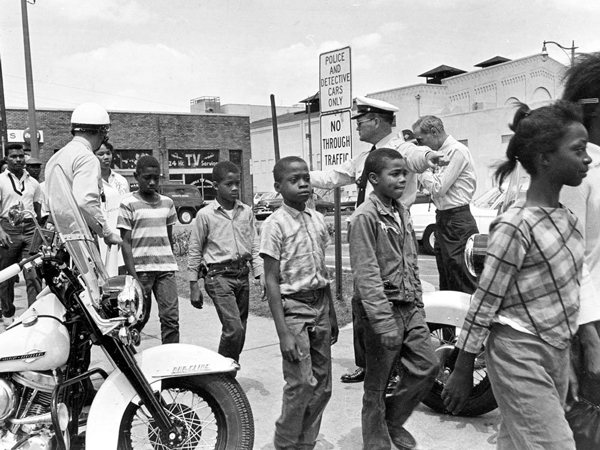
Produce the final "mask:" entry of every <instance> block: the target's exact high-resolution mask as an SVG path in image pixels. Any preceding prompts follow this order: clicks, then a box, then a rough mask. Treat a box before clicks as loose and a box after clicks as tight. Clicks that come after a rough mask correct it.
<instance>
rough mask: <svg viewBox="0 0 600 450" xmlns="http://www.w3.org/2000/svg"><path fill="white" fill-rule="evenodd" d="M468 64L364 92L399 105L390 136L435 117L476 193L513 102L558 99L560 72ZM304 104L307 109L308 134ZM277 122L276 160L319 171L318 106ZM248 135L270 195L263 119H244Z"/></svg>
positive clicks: (499, 149) (502, 63)
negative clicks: (461, 155)
mask: <svg viewBox="0 0 600 450" xmlns="http://www.w3.org/2000/svg"><path fill="white" fill-rule="evenodd" d="M474 67H477V69H475V70H472V71H469V72H465V71H464V70H461V69H456V68H453V67H450V66H447V65H441V66H438V67H436V68H435V69H432V70H430V71H428V72H425V73H424V74H421V75H420V76H423V77H425V78H426V81H427V82H425V83H419V84H414V85H410V86H403V87H398V88H393V89H389V90H385V91H379V92H373V93H369V94H367V93H365V94H366V96H367V97H371V98H377V99H380V100H385V101H387V102H389V103H391V104H393V105H395V106H397V107H398V108H399V112H398V113H396V123H395V128H394V131H395V132H400V131H401V130H403V129H406V128H412V125H413V123H415V121H416V120H417V119H418V118H419V117H421V116H424V115H435V116H438V117H439V118H440V119H442V121H443V122H444V127H445V129H446V131H447V132H448V134H451V135H452V136H453V137H454V138H456V139H457V140H459V141H461V142H463V143H464V144H465V145H467V146H468V147H469V149H470V150H471V153H472V155H473V159H474V162H475V167H476V170H477V176H478V186H477V195H478V194H481V193H483V192H485V191H486V190H487V189H489V188H490V187H492V183H493V180H492V176H491V175H492V173H493V171H494V164H495V163H496V162H497V161H498V160H500V159H502V158H504V155H505V152H506V147H507V145H508V141H509V140H510V137H511V136H512V131H510V129H509V123H510V122H511V121H512V118H513V115H514V112H515V104H516V103H517V102H523V103H527V104H528V105H529V106H530V107H532V108H535V107H539V106H542V105H544V104H547V103H548V102H550V101H551V100H554V99H557V98H560V96H561V94H562V89H563V87H562V81H561V80H562V76H563V73H564V71H565V69H566V67H565V66H564V65H563V64H561V63H559V62H558V61H556V60H554V59H552V58H549V57H547V56H546V55H539V54H537V55H533V56H528V57H524V58H520V59H516V60H508V59H507V58H503V57H500V56H496V57H494V58H491V59H488V60H486V61H484V62H481V63H479V64H476V65H475V66H474ZM355 94H357V95H365V94H362V93H358V92H355ZM317 101H318V100H317ZM308 106H311V112H310V131H309V114H308ZM277 121H278V135H279V147H280V155H281V157H284V156H290V155H297V156H300V157H302V158H304V159H305V160H306V161H307V162H308V163H309V165H311V166H312V167H313V168H314V169H320V168H321V163H320V160H321V152H320V146H319V141H320V126H319V110H318V105H316V104H315V103H313V104H312V105H307V108H306V109H305V111H302V112H295V113H291V114H284V115H282V116H279V117H278V118H277ZM250 134H251V140H252V161H251V173H252V175H253V180H254V183H253V184H254V190H255V191H270V190H273V177H272V169H273V164H274V144H273V127H272V124H271V119H270V118H267V119H262V120H258V121H254V122H251V124H250ZM369 148H370V145H369V144H366V143H364V142H360V141H359V139H358V133H357V132H356V130H355V129H354V130H353V137H352V152H353V155H357V154H358V153H360V152H362V151H366V150H368V149H369ZM344 191H345V195H353V194H354V193H355V192H356V186H348V187H346V188H344Z"/></svg>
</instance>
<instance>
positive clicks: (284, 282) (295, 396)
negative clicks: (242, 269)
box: [260, 156, 338, 449]
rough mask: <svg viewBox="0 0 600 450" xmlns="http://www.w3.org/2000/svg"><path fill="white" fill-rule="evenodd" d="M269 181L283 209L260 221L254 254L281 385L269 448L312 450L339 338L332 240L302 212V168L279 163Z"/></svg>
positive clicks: (306, 187) (299, 162)
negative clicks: (329, 252)
mask: <svg viewBox="0 0 600 450" xmlns="http://www.w3.org/2000/svg"><path fill="white" fill-rule="evenodd" d="M273 177H274V179H275V185H274V186H275V190H276V191H277V192H279V193H281V196H282V197H283V205H282V206H281V208H279V209H278V210H277V211H275V212H274V213H273V214H272V215H271V216H270V217H269V218H267V220H265V222H264V223H263V226H262V229H261V242H260V255H261V256H262V257H263V258H264V264H265V277H266V287H267V298H268V300H269V307H270V309H271V313H272V314H273V319H274V321H275V327H276V329H277V335H278V336H279V346H280V348H281V354H282V356H283V377H284V379H285V381H286V385H285V386H284V388H283V405H282V411H281V416H280V417H279V419H277V422H276V423H275V439H274V444H275V448H276V449H312V448H314V447H315V444H316V440H317V436H318V434H319V429H320V427H321V418H322V417H323V411H324V409H325V406H326V405H327V403H328V402H329V399H330V397H331V345H333V344H335V342H337V337H338V325H337V318H336V314H335V310H334V308H333V301H332V298H331V290H330V286H329V280H328V277H327V270H326V267H325V248H326V247H327V245H328V244H329V241H330V239H329V234H328V232H327V227H326V225H325V219H324V217H323V215H322V214H320V213H318V212H316V211H314V210H312V209H309V208H307V207H306V201H307V200H308V199H309V197H310V195H311V185H310V175H309V171H308V166H307V165H306V162H305V161H304V160H303V159H301V158H298V157H296V156H289V157H286V158H282V159H281V160H279V161H278V162H277V164H275V167H274V168H273Z"/></svg>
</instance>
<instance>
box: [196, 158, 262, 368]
mask: <svg viewBox="0 0 600 450" xmlns="http://www.w3.org/2000/svg"><path fill="white" fill-rule="evenodd" d="M212 175H213V185H214V187H215V190H216V191H217V197H216V199H215V200H214V202H212V203H209V204H208V205H207V206H205V207H204V208H202V209H201V210H200V211H198V214H197V215H196V219H194V221H193V222H192V234H191V236H190V245H189V256H188V272H189V277H190V278H189V279H190V300H191V302H192V305H194V306H196V307H198V308H201V307H202V303H201V293H200V286H199V284H200V282H201V281H200V280H202V279H204V287H205V289H206V293H207V294H208V295H209V296H210V298H211V299H212V301H213V303H214V305H215V309H216V310H217V314H218V315H219V320H220V321H221V325H222V327H223V328H222V332H221V341H220V343H219V354H221V355H223V356H226V357H228V358H232V359H234V360H235V361H238V362H239V359H240V353H241V352H242V349H243V348H244V342H245V340H246V323H247V321H248V308H249V303H250V283H249V281H248V274H249V272H250V269H249V267H248V263H249V262H250V263H251V264H252V269H253V272H254V277H255V278H258V279H259V280H261V281H260V283H261V286H262V285H263V281H262V280H263V278H262V275H263V265H262V260H261V259H260V258H259V257H258V246H259V240H258V232H257V230H256V224H255V219H254V214H253V212H252V209H251V208H250V207H249V206H247V205H244V204H243V203H242V202H241V201H240V200H239V192H240V169H239V168H238V166H236V165H235V164H234V163H232V162H231V161H222V162H220V163H218V164H217V165H215V167H214V168H213V172H212Z"/></svg>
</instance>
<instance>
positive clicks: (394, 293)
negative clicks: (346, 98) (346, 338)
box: [348, 148, 437, 450]
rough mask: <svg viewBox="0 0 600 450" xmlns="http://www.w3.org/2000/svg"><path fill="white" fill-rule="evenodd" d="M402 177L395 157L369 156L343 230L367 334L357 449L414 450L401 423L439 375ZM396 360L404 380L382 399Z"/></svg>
mask: <svg viewBox="0 0 600 450" xmlns="http://www.w3.org/2000/svg"><path fill="white" fill-rule="evenodd" d="M406 173H407V171H406V163H405V161H404V159H403V158H402V156H401V155H400V153H398V152H397V151H395V150H392V149H389V148H381V149H377V150H373V151H372V152H371V153H370V154H369V156H368V157H367V160H366V162H365V169H364V174H365V176H367V177H368V180H369V182H370V183H371V184H372V186H373V192H372V193H371V194H370V196H369V198H368V199H367V200H366V201H365V203H363V204H362V205H361V206H360V207H359V208H358V209H357V210H356V211H355V213H354V214H353V215H352V217H351V218H350V224H349V226H348V240H349V242H350V263H351V265H352V275H353V277H354V283H355V289H356V291H357V292H358V293H359V297H360V302H359V305H358V307H359V316H360V317H362V318H363V319H362V320H363V326H364V333H365V344H366V366H367V367H366V374H365V384H364V396H363V408H362V434H363V448H365V449H369V450H380V449H381V450H384V449H385V450H388V449H390V448H391V442H393V443H394V445H395V446H396V447H397V448H399V449H413V448H415V447H416V441H415V439H414V438H413V437H412V435H411V434H410V433H409V432H408V431H406V429H405V428H404V427H403V424H404V422H406V420H407V419H408V417H409V416H410V415H411V413H412V411H413V409H414V408H415V407H416V406H417V405H418V403H419V402H420V401H421V399H422V398H423V397H424V396H425V395H426V394H427V392H428V391H429V390H430V389H431V386H432V384H433V382H434V379H435V374H436V372H437V358H436V355H435V353H434V349H433V346H432V345H431V342H430V336H429V330H428V328H427V324H426V323H425V313H424V311H423V301H422V288H421V281H420V280H419V269H418V266H417V248H416V245H415V240H414V238H413V233H412V222H411V219H410V215H409V213H408V211H407V210H406V209H405V207H404V206H403V205H402V204H401V203H400V202H399V201H398V199H399V198H400V197H401V195H402V192H403V191H404V186H405V184H406V181H405V177H406ZM365 318H366V319H365ZM396 360H399V361H400V363H401V364H402V366H403V371H402V376H401V378H400V381H399V383H398V384H397V385H396V387H395V389H394V390H393V392H392V394H391V395H390V396H388V397H387V398H386V387H387V385H388V379H389V377H390V373H391V372H392V369H393V367H394V365H395V361H396ZM390 439H391V442H390Z"/></svg>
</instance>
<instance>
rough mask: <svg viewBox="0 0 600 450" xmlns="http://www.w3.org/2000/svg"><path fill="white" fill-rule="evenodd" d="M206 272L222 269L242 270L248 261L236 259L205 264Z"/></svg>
mask: <svg viewBox="0 0 600 450" xmlns="http://www.w3.org/2000/svg"><path fill="white" fill-rule="evenodd" d="M206 267H208V270H223V269H244V268H247V267H248V261H246V260H245V259H236V260H229V261H223V262H220V263H214V264H207V265H206Z"/></svg>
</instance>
